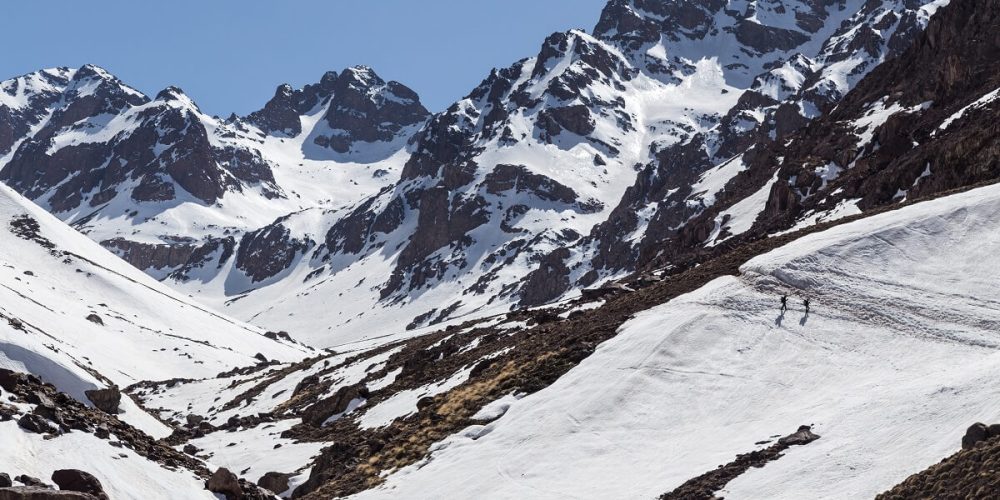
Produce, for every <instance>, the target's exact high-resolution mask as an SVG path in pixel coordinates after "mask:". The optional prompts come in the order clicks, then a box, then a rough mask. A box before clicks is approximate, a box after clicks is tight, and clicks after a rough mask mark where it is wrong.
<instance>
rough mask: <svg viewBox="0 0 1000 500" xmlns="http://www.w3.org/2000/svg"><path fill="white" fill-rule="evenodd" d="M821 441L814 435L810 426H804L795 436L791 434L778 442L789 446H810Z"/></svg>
mask: <svg viewBox="0 0 1000 500" xmlns="http://www.w3.org/2000/svg"><path fill="white" fill-rule="evenodd" d="M817 439H819V436H818V435H816V434H813V433H812V429H811V428H810V427H809V426H808V425H803V426H801V427H799V430H798V431H796V432H795V433H794V434H789V435H787V436H785V437H783V438H781V439H779V440H778V444H783V445H787V446H793V445H802V444H809V443H811V442H813V441H815V440H817Z"/></svg>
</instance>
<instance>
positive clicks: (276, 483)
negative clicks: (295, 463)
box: [257, 472, 292, 494]
mask: <svg viewBox="0 0 1000 500" xmlns="http://www.w3.org/2000/svg"><path fill="white" fill-rule="evenodd" d="M291 477H292V475H291V474H283V473H281V472H268V473H267V474H264V475H263V476H261V478H260V479H258V480H257V486H260V487H262V488H267V489H268V490H270V491H273V492H274V493H278V494H280V493H284V492H285V491H286V490H288V480H289V479H290V478H291Z"/></svg>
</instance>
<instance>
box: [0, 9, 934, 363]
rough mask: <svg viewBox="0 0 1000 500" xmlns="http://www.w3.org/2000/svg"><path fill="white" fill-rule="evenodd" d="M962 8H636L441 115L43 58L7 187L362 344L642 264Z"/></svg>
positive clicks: (360, 90)
mask: <svg viewBox="0 0 1000 500" xmlns="http://www.w3.org/2000/svg"><path fill="white" fill-rule="evenodd" d="M942 3H943V2H942V1H938V0H936V1H934V2H931V3H929V4H927V5H926V6H924V5H923V4H924V2H902V1H891V2H888V1H886V2H880V1H869V2H861V1H860V0H850V1H849V0H842V1H830V2H804V1H788V0H780V1H779V0H769V1H758V2H737V3H734V2H716V1H710V0H699V1H697V2H687V1H685V2H680V1H674V0H659V1H644V2H636V1H623V0H615V1H611V2H609V4H608V5H607V7H606V8H605V9H604V11H603V13H602V15H601V18H600V21H599V22H598V24H597V26H596V27H595V29H594V30H593V31H592V32H591V33H587V32H583V31H579V30H574V31H569V32H565V33H556V34H553V35H552V36H550V37H549V38H548V39H547V40H545V41H544V43H543V44H542V47H541V49H540V51H539V53H538V54H537V55H536V56H534V57H532V58H528V59H525V60H522V61H519V62H517V63H515V64H513V65H512V66H510V67H508V68H504V69H498V70H495V71H493V72H492V73H491V74H490V75H489V76H488V77H487V78H486V79H485V80H484V81H483V82H482V84H481V85H480V86H478V87H477V88H476V89H473V91H472V92H471V93H470V94H469V95H468V96H466V97H465V98H463V99H462V100H460V101H458V102H456V103H455V104H453V105H452V106H450V107H449V108H448V109H447V110H445V111H444V112H441V113H438V114H436V115H433V116H431V115H430V114H429V113H428V112H427V111H426V110H425V109H424V108H423V107H422V106H421V105H420V103H419V98H418V96H417V95H416V94H415V93H414V92H413V91H411V90H410V89H408V88H406V87H405V86H403V85H402V84H399V83H396V82H388V83H387V82H385V81H383V80H382V79H380V78H379V77H378V76H377V75H376V74H375V73H374V72H373V71H372V70H370V69H367V68H352V69H348V70H345V71H343V72H341V73H339V74H337V73H328V74H327V75H325V76H324V77H323V78H322V79H321V81H320V82H319V83H317V84H313V85H307V86H305V87H304V88H302V89H298V90H295V89H292V88H291V87H289V86H287V85H283V86H280V87H279V88H278V90H277V91H276V93H275V96H274V98H273V99H272V100H271V101H270V102H268V103H267V104H266V105H265V106H264V107H263V108H262V109H261V110H260V111H258V112H255V113H252V114H251V115H249V116H247V117H244V118H240V117H235V116H234V117H230V118H229V119H226V120H222V119H219V118H216V117H209V116H206V115H204V114H203V113H201V112H200V111H199V110H198V108H197V106H196V105H195V104H194V103H193V102H192V101H191V100H190V99H188V98H187V97H186V96H184V95H183V93H182V92H180V91H179V90H178V89H174V88H170V89H167V90H164V91H163V92H161V93H160V94H159V95H158V96H157V97H156V98H155V99H152V100H150V99H148V98H146V97H145V96H143V95H142V94H140V93H138V92H136V91H134V90H132V89H130V88H129V87H127V86H126V85H125V84H124V83H122V82H120V81H118V80H117V79H115V78H114V77H113V76H111V75H108V74H107V73H106V72H104V71H103V70H100V69H99V68H96V67H92V66H86V67H84V68H81V69H80V70H75V71H74V70H66V69H62V70H49V71H43V72H39V73H36V74H33V75H28V76H25V77H21V78H19V79H15V80H11V81H8V82H5V83H4V84H3V86H2V88H3V90H4V91H3V92H2V93H3V94H4V97H3V101H2V102H0V110H2V111H0V116H3V117H4V120H3V123H7V124H8V125H6V126H5V127H6V128H5V129H4V130H5V133H4V134H0V136H2V137H8V136H9V137H10V139H9V140H8V139H5V140H4V142H0V146H5V145H6V144H7V143H9V146H5V147H6V148H7V149H5V150H3V151H5V153H4V154H5V156H4V157H3V158H0V162H2V163H3V165H0V168H2V170H0V179H2V180H3V181H4V182H6V183H8V184H9V185H11V186H13V187H14V188H15V189H17V190H18V191H20V192H22V193H24V194H26V195H27V196H29V197H30V198H32V199H34V200H36V201H37V202H39V203H40V204H41V205H42V206H44V207H46V208H48V209H50V210H52V211H53V212H54V213H56V214H57V215H58V216H59V217H60V218H62V219H63V220H65V221H67V222H70V223H72V224H73V225H74V226H76V227H77V228H79V229H80V230H81V231H83V232H85V233H87V234H89V235H90V236H91V237H92V238H94V239H95V240H97V241H100V242H101V243H102V244H103V245H104V246H105V247H107V248H110V249H112V250H113V251H115V252H116V253H117V254H119V255H120V256H122V257H124V258H125V259H126V260H128V261H129V262H131V263H133V264H134V265H136V266H137V267H139V268H140V269H143V270H145V271H147V272H148V273H149V274H151V275H152V276H154V277H156V278H157V279H161V280H166V281H167V282H168V283H170V284H172V285H174V286H175V287H177V288H178V289H179V290H181V291H182V292H184V293H188V294H191V295H193V296H196V297H198V298H199V299H201V300H203V301H205V302H206V303H208V304H210V305H212V306H215V307H218V308H220V309H223V310H225V311H227V312H228V313H229V314H232V315H234V316H236V317H238V318H240V319H243V320H247V321H251V322H254V323H256V324H259V325H263V326H265V327H267V328H270V329H275V330H287V331H290V332H293V333H294V334H295V335H296V336H297V338H303V339H305V340H307V341H309V342H310V343H313V344H314V345H321V346H331V345H339V344H342V343H344V342H352V341H355V340H358V339H361V338H374V337H377V336H379V335H385V334H393V333H398V330H399V329H400V327H401V326H402V327H406V328H420V327H424V326H432V325H435V324H441V323H444V322H448V321H456V320H458V319H460V318H467V317H472V316H485V315H489V314H493V313H497V312H503V311H507V310H510V308H512V307H516V306H517V305H518V304H520V305H535V304H542V303H546V302H550V301H552V300H556V299H559V298H560V297H566V296H567V295H569V296H572V295H573V294H574V293H576V292H577V291H578V290H580V289H581V288H583V287H587V286H593V285H595V284H597V283H600V282H601V281H603V280H605V279H608V278H612V277H619V276H621V275H623V274H626V273H629V272H632V271H635V270H636V269H637V268H638V267H640V266H641V263H643V262H646V261H648V258H647V257H645V256H644V255H643V254H644V252H645V250H644V247H649V246H651V245H655V244H656V242H658V241H662V239H663V238H664V237H665V236H664V235H672V234H673V233H674V232H676V231H677V230H678V228H679V227H680V226H681V225H683V223H684V222H685V221H687V220H688V219H690V218H691V217H694V216H697V215H698V214H700V213H702V212H703V211H705V210H706V208H710V207H711V206H712V205H713V204H714V203H715V199H716V194H717V192H718V191H719V190H720V189H721V188H722V186H724V185H725V183H726V181H727V180H728V179H729V178H730V177H732V176H733V175H734V174H736V173H738V172H739V171H741V170H743V169H745V165H744V162H743V161H742V157H741V156H740V155H741V154H742V153H743V152H744V151H746V150H747V149H748V148H751V147H753V146H754V145H757V144H760V143H762V142H763V143H768V142H770V141H771V140H772V139H780V138H781V137H784V136H786V135H787V134H789V133H791V132H793V131H795V130H797V129H799V128H800V127H801V126H803V125H804V124H805V123H807V122H808V120H810V119H813V118H815V117H817V116H820V115H822V114H823V113H824V112H825V110H827V109H829V108H830V107H831V106H832V105H833V104H834V103H836V102H838V101H839V99H840V98H841V97H842V96H843V95H844V94H845V93H846V92H847V91H848V90H850V89H851V88H852V87H853V86H854V85H855V84H856V83H857V82H858V81H859V80H860V79H861V78H862V77H863V76H864V75H865V74H866V73H867V72H868V71H870V70H871V69H872V68H873V67H874V66H875V65H877V64H878V63H880V62H881V61H883V60H885V59H886V58H889V57H892V56H893V55H895V54H897V53H898V52H899V51H900V50H902V49H903V48H905V47H906V46H908V44H909V42H910V41H911V40H912V39H913V38H914V36H915V35H916V34H917V33H919V32H920V30H921V29H922V28H923V26H924V25H925V24H926V22H927V19H928V17H929V16H930V15H931V14H932V13H933V12H934V11H935V9H936V7H937V6H939V5H940V4H942ZM7 130H9V132H6V131H7ZM706 172H716V173H713V174H711V175H709V174H706ZM334 298H335V299H336V300H334Z"/></svg>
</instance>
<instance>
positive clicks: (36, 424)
mask: <svg viewBox="0 0 1000 500" xmlns="http://www.w3.org/2000/svg"><path fill="white" fill-rule="evenodd" d="M17 425H18V426H20V427H21V428H22V429H24V430H26V431H28V432H34V433H35V434H55V433H57V432H59V431H58V430H56V429H55V428H54V427H52V426H51V425H50V424H49V422H48V421H47V420H45V419H44V418H42V417H41V416H39V415H35V414H31V413H28V414H25V415H22V416H21V418H19V419H18V420H17Z"/></svg>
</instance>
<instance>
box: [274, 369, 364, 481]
mask: <svg viewBox="0 0 1000 500" xmlns="http://www.w3.org/2000/svg"><path fill="white" fill-rule="evenodd" d="M368 396H369V394H368V389H366V388H365V387H364V386H357V385H352V386H347V387H341V388H340V389H338V390H337V392H336V394H334V395H333V396H330V397H328V398H326V399H321V400H319V401H317V402H316V403H315V404H314V405H312V406H310V407H309V408H308V409H307V410H306V411H305V413H303V414H302V421H303V422H306V423H308V424H309V425H312V426H314V427H319V426H321V425H323V423H324V422H326V420H327V419H329V418H330V417H332V416H334V415H337V414H341V413H344V412H345V411H347V409H348V407H349V406H350V404H351V401H354V400H358V399H366V398H367V397H368ZM282 491H284V490H282Z"/></svg>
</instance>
